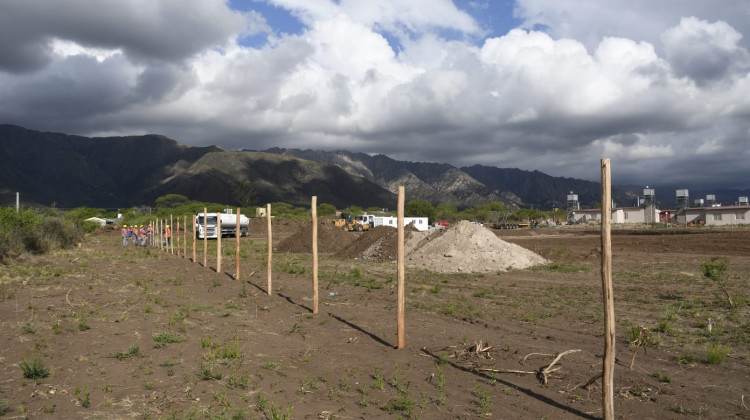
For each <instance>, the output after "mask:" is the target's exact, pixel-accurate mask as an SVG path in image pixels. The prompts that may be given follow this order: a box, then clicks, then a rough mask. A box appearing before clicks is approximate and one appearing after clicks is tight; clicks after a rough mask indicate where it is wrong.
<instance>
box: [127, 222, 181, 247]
mask: <svg viewBox="0 0 750 420" xmlns="http://www.w3.org/2000/svg"><path fill="white" fill-rule="evenodd" d="M171 239H172V229H171V228H170V227H169V225H166V227H165V229H164V243H165V244H166V245H169V241H170V240H171ZM131 240H132V241H133V246H152V245H153V244H154V229H153V228H152V227H151V225H148V226H144V225H140V226H138V225H131V226H128V225H122V246H128V242H129V241H131Z"/></svg>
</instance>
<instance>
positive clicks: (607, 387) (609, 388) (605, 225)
mask: <svg viewBox="0 0 750 420" xmlns="http://www.w3.org/2000/svg"><path fill="white" fill-rule="evenodd" d="M601 166H602V297H603V302H604V361H603V363H602V385H603V386H602V409H603V418H604V419H605V420H614V418H615V414H614V409H615V401H614V370H615V301H614V287H613V284H612V236H611V234H612V232H611V228H612V227H611V219H612V191H611V179H610V174H611V169H610V164H609V158H605V159H602V160H601Z"/></svg>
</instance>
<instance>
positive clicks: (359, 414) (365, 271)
mask: <svg viewBox="0 0 750 420" xmlns="http://www.w3.org/2000/svg"><path fill="white" fill-rule="evenodd" d="M300 229H305V224H304V223H302V222H294V221H274V226H273V233H274V238H273V240H274V244H275V245H277V246H280V245H281V244H282V243H283V241H284V239H285V238H290V237H294V235H300V234H299V231H300ZM492 232H493V233H495V234H497V235H498V236H499V237H500V238H502V239H504V240H506V241H508V242H511V243H514V244H518V245H521V246H523V247H525V248H527V249H529V250H532V251H534V252H536V253H538V254H540V255H541V256H543V257H545V258H547V259H548V260H550V261H551V264H550V265H548V266H546V267H533V268H529V269H524V270H510V271H507V272H505V271H498V272H491V273H482V274H471V273H461V274H440V273H435V272H432V271H427V270H418V269H413V268H409V269H408V270H407V274H406V282H407V298H406V300H407V318H406V344H407V346H406V348H404V349H400V350H396V349H395V348H394V346H395V345H396V287H395V286H396V283H395V279H396V267H395V264H394V263H393V261H392V260H388V259H386V258H380V259H377V258H376V259H365V258H361V257H359V256H356V255H352V256H342V254H340V253H337V254H335V255H334V253H333V251H330V253H323V254H322V255H321V261H320V276H319V277H320V295H321V299H320V308H321V309H320V312H319V313H318V314H315V315H313V314H312V313H311V308H312V299H311V296H312V291H311V277H312V273H311V269H312V259H311V255H310V253H309V251H306V250H305V249H301V250H298V251H297V252H281V250H278V251H277V252H276V253H274V257H273V275H272V282H273V283H272V293H271V295H268V294H267V276H266V273H267V267H266V261H267V254H266V247H267V243H266V231H265V221H257V220H254V221H253V225H252V233H251V236H250V237H249V238H242V243H241V264H240V266H241V267H240V268H241V270H240V271H241V275H240V280H235V279H234V278H233V275H234V273H235V266H234V255H235V241H234V238H231V239H226V238H225V239H224V241H223V242H222V246H223V253H222V256H223V258H222V260H223V262H222V269H221V270H220V272H218V273H217V271H216V265H217V264H216V263H217V261H216V251H215V250H216V242H215V241H212V242H209V243H208V244H209V252H208V254H207V255H206V258H207V261H208V267H203V265H202V262H203V258H204V256H203V246H202V243H201V242H198V251H197V258H196V260H197V262H193V261H192V251H191V245H192V243H191V241H188V242H189V243H188V244H187V249H188V257H187V258H186V257H184V256H183V255H177V254H171V253H165V252H164V251H161V250H158V249H155V248H148V249H142V248H134V247H132V246H130V247H127V248H123V247H122V245H121V242H120V239H119V237H118V235H117V233H116V232H114V231H109V232H100V233H97V234H94V235H92V236H91V237H89V238H87V240H86V241H85V242H84V243H83V246H82V248H80V249H73V250H65V251H59V252H56V253H53V254H51V255H44V256H24V257H23V258H21V259H19V260H16V261H10V262H8V263H7V264H5V265H0V322H1V323H2V324H0V325H2V331H3V332H4V334H3V335H2V337H0V414H2V415H4V418H103V419H112V418H122V419H129V418H180V419H182V418H191V419H192V418H196V419H198V418H238V419H239V418H256V419H282V418H293V419H320V418H322V419H326V418H327V419H334V418H336V419H348V418H362V419H370V418H399V417H400V418H423V419H432V418H498V419H516V418H523V419H567V418H588V419H594V418H601V415H602V412H601V406H602V404H601V392H602V391H601V380H598V381H595V382H594V383H593V384H591V385H590V386H588V387H582V386H580V385H582V384H584V383H586V382H587V381H588V380H589V379H590V378H591V377H592V376H594V375H595V374H596V373H597V372H599V371H600V370H601V363H602V360H601V356H602V353H603V347H604V339H603V336H602V334H603V328H604V327H603V321H602V303H601V280H600V274H599V273H600V271H599V267H600V254H599V252H598V250H597V247H598V246H599V244H600V239H599V232H598V230H596V228H581V227H571V228H569V227H555V228H544V229H537V230H533V231H532V230H509V231H492ZM342 233H343V232H342ZM329 234H330V235H329V236H327V237H326V241H332V242H339V243H341V244H343V247H344V248H346V247H347V246H352V245H351V244H353V243H355V242H354V241H355V240H356V239H357V238H359V237H360V236H363V235H365V234H357V233H347V235H349V236H346V237H342V236H340V235H338V233H336V234H334V233H333V232H329ZM381 235H382V234H381ZM323 237H324V235H323V234H322V235H321V238H323ZM299 238H304V235H301V236H299V237H298V239H295V241H298V242H299V241H304V239H299ZM612 241H613V246H612V249H613V255H614V260H613V272H614V283H615V299H616V304H615V306H616V313H617V320H616V321H617V335H616V336H617V343H616V346H617V348H616V350H617V353H616V354H617V364H616V366H615V380H614V383H615V393H616V395H615V414H616V417H617V418H639V419H665V418H683V417H694V418H715V419H726V418H750V410H749V408H750V361H748V356H750V351H749V349H750V318H749V314H750V295H749V294H748V291H747V285H748V280H749V279H750V228H742V229H738V228H735V229H729V228H727V229H721V230H708V229H695V228H693V229H638V230H622V229H616V230H615V231H614V232H613V236H612ZM287 245H288V244H287ZM333 248H336V247H332V248H326V249H333ZM338 249H341V248H338ZM714 256H719V257H727V258H729V264H728V270H727V272H726V275H725V282H726V285H727V288H728V291H729V293H730V295H731V297H732V298H733V302H734V306H733V307H730V306H729V304H728V303H727V299H726V296H725V295H724V293H723V292H722V291H721V289H720V288H719V287H718V285H716V284H715V283H713V282H711V281H710V280H708V279H706V278H704V277H703V276H702V275H701V272H700V264H701V263H704V262H707V261H709V260H710V258H711V257H714ZM709 320H710V325H711V329H710V330H709V328H708V326H709ZM639 326H644V327H646V328H647V329H648V331H649V335H650V343H651V344H650V345H649V346H648V347H647V348H646V349H645V351H644V349H642V348H641V349H640V350H639V351H638V352H637V355H636V358H635V363H634V366H633V368H632V369H631V368H630V365H631V360H632V358H633V354H634V350H635V347H633V346H631V345H629V340H628V338H626V337H627V332H628V331H629V330H632V329H633V328H635V329H636V330H637V328H638V327H639ZM711 344H721V345H722V347H718V351H717V349H716V347H714V348H713V351H714V352H713V353H712V354H716V353H717V352H718V354H722V350H723V351H724V354H727V356H726V358H725V359H723V360H722V361H721V362H720V363H713V364H712V363H709V362H708V358H709V353H708V351H707V349H708V348H709V345H711ZM487 347H489V348H488V349H487ZM567 350H580V351H578V352H574V353H570V354H568V355H566V356H565V357H563V359H562V360H561V361H560V362H559V363H558V364H557V365H556V366H555V367H560V370H558V371H555V372H553V373H551V374H550V375H549V378H548V382H547V383H546V384H542V383H540V381H539V380H538V379H537V377H536V376H535V375H533V374H519V373H505V372H493V370H495V371H506V370H517V371H529V372H534V371H537V370H539V369H541V368H543V367H546V366H547V365H548V364H549V363H550V362H551V361H552V359H553V358H554V355H555V354H557V353H560V352H564V351H567ZM35 362H36V364H35ZM45 370H46V371H47V373H48V374H47V375H46V376H45V377H40V378H37V379H29V378H25V377H24V373H28V372H31V373H34V372H36V373H44V371H45Z"/></svg>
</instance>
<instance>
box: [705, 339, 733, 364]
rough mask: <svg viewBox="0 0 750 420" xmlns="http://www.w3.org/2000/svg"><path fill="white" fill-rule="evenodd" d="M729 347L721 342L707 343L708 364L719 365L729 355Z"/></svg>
mask: <svg viewBox="0 0 750 420" xmlns="http://www.w3.org/2000/svg"><path fill="white" fill-rule="evenodd" d="M729 352H730V349H729V347H727V346H724V345H721V344H709V345H708V347H706V360H707V361H708V364H709V365H720V364H722V363H724V360H726V358H727V356H729Z"/></svg>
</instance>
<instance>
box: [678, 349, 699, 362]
mask: <svg viewBox="0 0 750 420" xmlns="http://www.w3.org/2000/svg"><path fill="white" fill-rule="evenodd" d="M677 363H679V364H681V365H693V364H695V356H693V353H691V352H689V351H686V352H684V353H682V354H681V355H680V356H679V357H678V358H677Z"/></svg>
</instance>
